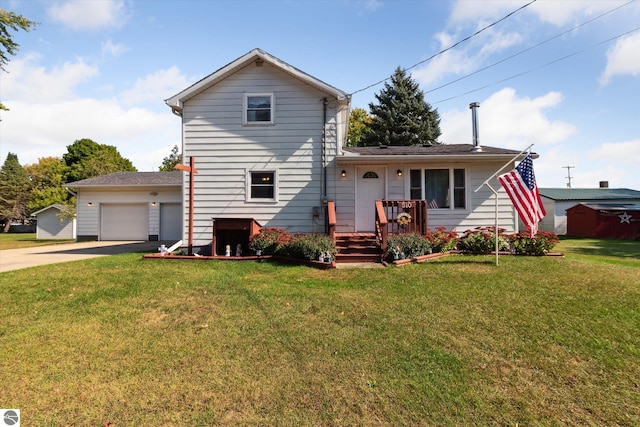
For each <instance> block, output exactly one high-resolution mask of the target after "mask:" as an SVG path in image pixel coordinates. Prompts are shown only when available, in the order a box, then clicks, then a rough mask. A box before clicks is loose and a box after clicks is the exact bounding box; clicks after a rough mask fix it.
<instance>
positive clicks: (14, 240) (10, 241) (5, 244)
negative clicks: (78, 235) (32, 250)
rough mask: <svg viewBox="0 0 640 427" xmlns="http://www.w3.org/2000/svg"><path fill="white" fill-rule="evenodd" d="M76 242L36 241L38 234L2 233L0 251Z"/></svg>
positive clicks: (61, 240)
mask: <svg viewBox="0 0 640 427" xmlns="http://www.w3.org/2000/svg"><path fill="white" fill-rule="evenodd" d="M71 242H75V240H63V239H36V233H0V250H2V249H19V248H29V247H32V246H46V245H56V244H60V243H71Z"/></svg>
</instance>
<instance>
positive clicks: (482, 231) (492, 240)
mask: <svg viewBox="0 0 640 427" xmlns="http://www.w3.org/2000/svg"><path fill="white" fill-rule="evenodd" d="M504 231H505V230H504V229H503V228H499V229H498V250H499V251H501V250H506V249H508V248H509V240H508V238H507V237H506V236H505V235H504V234H503V233H504ZM458 248H459V249H461V250H463V251H468V252H474V253H482V254H488V253H490V252H492V251H495V250H496V234H495V227H476V228H475V229H473V230H467V231H465V232H464V234H463V235H462V237H461V238H460V242H459V243H458Z"/></svg>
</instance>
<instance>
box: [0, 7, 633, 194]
mask: <svg viewBox="0 0 640 427" xmlns="http://www.w3.org/2000/svg"><path fill="white" fill-rule="evenodd" d="M527 3H528V0H522V1H520V0H505V1H501V0H462V1H439V0H432V1H417V0H416V1H402V0H393V1H391V0H389V1H382V0H369V1H365V0H362V1H360V0H324V1H311V0H306V1H305V0H301V1H258V0H253V1H241V0H239V1H222V0H218V1H216V0H211V1H206V0H198V1H196V0H182V1H171V0H153V1H152V0H136V1H125V0H111V1H107V0H105V1H102V0H82V1H75V0H73V1H72V0H63V1H56V0H50V1H38V0H4V1H3V2H2V6H1V7H2V8H5V9H8V10H11V11H14V12H16V13H19V14H22V15H24V16H26V17H27V18H29V19H31V20H34V21H37V22H39V23H40V25H38V26H37V28H36V29H35V30H34V31H32V32H30V33H25V32H19V33H14V40H15V41H16V42H18V43H19V44H20V50H19V53H18V55H17V56H15V57H11V62H10V63H9V65H8V66H7V70H8V71H9V73H2V74H1V75H0V79H1V80H0V97H1V99H2V102H3V103H4V104H5V105H6V106H8V107H9V108H10V109H11V110H10V111H9V112H2V113H1V118H2V121H0V140H1V144H0V156H1V157H2V161H3V162H4V159H5V158H6V155H7V153H8V152H14V153H16V154H18V158H19V160H20V162H21V164H23V165H25V164H29V163H34V162H37V161H38V158H40V157H44V156H58V157H59V156H62V155H63V154H64V153H65V152H66V147H67V146H68V145H70V144H72V143H73V142H74V141H75V140H77V139H81V138H90V139H93V140H94V141H96V142H98V143H101V144H109V145H114V146H116V147H117V148H118V150H119V151H120V153H122V155H123V156H125V157H127V158H128V159H130V160H131V161H132V162H133V164H134V165H135V166H136V167H137V168H138V170H140V171H152V170H157V169H158V166H159V165H160V164H161V163H162V159H163V158H164V157H166V156H167V155H169V153H170V150H171V148H172V147H173V146H174V145H176V144H177V145H178V146H179V145H180V119H179V118H178V117H176V116H174V115H173V114H172V113H171V111H170V109H169V107H167V106H166V105H165V104H164V99H166V98H169V97H171V96H172V95H174V94H176V93H177V92H179V91H181V90H182V89H185V88H186V87H188V86H189V85H191V84H192V83H194V82H196V81H198V80H199V79H201V78H202V77H204V76H206V75H208V74H210V73H212V72H214V71H215V70H217V69H219V68H220V67H222V66H224V65H226V64H228V63H229V62H231V61H233V60H234V59H236V58H238V57H240V56H242V55H244V54H245V53H247V52H249V51H250V50H251V49H253V48H261V49H263V50H265V51H267V52H269V53H271V54H272V55H275V56H276V57H278V58H280V59H281V60H283V61H285V62H287V63H289V64H291V65H293V66H295V67H297V68H299V69H301V70H303V71H305V72H307V73H309V74H311V75H312V76H314V77H317V78H319V79H321V80H323V81H325V82H326V83H329V84H331V85H333V86H335V87H337V88H339V89H341V90H343V91H346V92H349V93H353V98H352V108H353V107H363V108H365V109H368V105H369V103H370V102H375V98H374V95H375V94H376V93H379V92H380V90H381V89H382V88H383V85H382V84H379V85H377V86H373V87H371V88H369V89H366V90H363V91H360V90H361V89H363V88H365V87H367V86H369V85H371V84H374V83H376V82H379V81H380V80H383V79H386V78H388V77H389V76H390V75H391V74H392V73H393V71H394V70H395V68H396V67H398V66H400V67H403V68H409V67H412V66H413V65H415V64H419V65H417V66H415V67H413V68H410V70H409V72H410V73H411V76H412V77H413V78H414V79H415V80H416V81H417V82H418V83H419V84H420V88H421V89H422V90H423V91H424V92H425V97H426V100H427V102H429V103H430V104H431V105H432V106H433V107H434V108H437V109H438V111H439V113H440V116H441V119H442V122H441V129H442V137H441V140H442V142H444V143H446V144H455V143H471V139H472V131H471V112H470V110H469V104H470V103H471V102H479V103H480V109H479V110H478V115H479V124H480V143H481V144H483V145H488V146H496V147H504V148H512V149H524V148H526V147H527V146H528V145H529V144H535V145H534V147H533V150H534V151H535V152H537V153H539V154H540V158H539V159H537V160H536V161H535V162H534V167H535V171H536V176H537V180H538V184H539V185H540V186H541V187H566V185H567V169H566V168H563V166H574V168H572V169H571V170H570V171H571V176H572V179H571V184H572V187H574V188H578V187H597V186H598V183H599V181H603V180H604V181H609V186H610V187H615V188H621V187H623V188H633V189H636V190H640V173H639V172H638V169H640V113H639V110H640V105H639V100H640V30H638V28H639V27H640V2H639V1H631V2H629V1H627V0H622V1H615V0H593V1H590V0H580V1H572V0H562V1H559V0H538V1H536V2H534V3H533V4H531V5H529V6H527V7H524V8H523V9H522V10H519V11H518V12H516V13H514V14H513V15H512V16H510V17H509V18H507V19H505V20H503V21H501V22H499V23H497V24H495V25H493V26H491V27H490V28H488V29H487V30H485V31H482V32H481V33H480V34H479V35H477V36H474V37H472V38H471V39H469V40H468V41H466V42H464V43H461V44H460V45H458V46H457V47H455V48H453V49H451V50H448V51H447V52H446V53H444V54H442V55H438V56H436V57H434V58H433V59H429V58H430V57H431V56H433V55H434V54H436V53H438V52H440V51H442V50H443V49H446V48H448V47H449V46H451V45H453V44H454V43H456V42H458V41H460V40H462V39H464V38H465V37H467V36H469V35H471V34H473V33H475V32H476V31H478V30H479V29H481V28H484V27H486V26H487V25H489V24H491V23H493V22H495V21H498V20H499V19H501V18H503V17H504V16H506V15H507V14H509V13H511V12H513V11H515V10H517V9H518V8H520V7H522V6H524V5H526V4H527ZM616 8H617V9H616ZM614 9H616V10H614Z"/></svg>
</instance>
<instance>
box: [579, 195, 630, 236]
mask: <svg viewBox="0 0 640 427" xmlns="http://www.w3.org/2000/svg"><path fill="white" fill-rule="evenodd" d="M567 236H570V237H591V238H596V239H621V240H640V204H635V203H617V204H606V203H602V204H591V203H589V204H586V203H580V204H578V205H575V206H573V207H572V208H569V209H567Z"/></svg>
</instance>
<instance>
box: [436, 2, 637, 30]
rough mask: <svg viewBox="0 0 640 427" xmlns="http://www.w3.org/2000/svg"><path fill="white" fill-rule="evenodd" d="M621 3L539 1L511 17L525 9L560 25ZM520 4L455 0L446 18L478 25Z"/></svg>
mask: <svg viewBox="0 0 640 427" xmlns="http://www.w3.org/2000/svg"><path fill="white" fill-rule="evenodd" d="M622 3H625V1H624V0H620V1H595V2H594V1H585V0H563V1H544V2H542V1H540V2H535V3H533V4H531V5H530V6H528V7H526V8H525V9H523V10H521V11H518V12H517V13H516V14H515V15H513V18H515V19H518V18H520V17H522V16H523V15H524V14H527V13H528V14H533V15H535V16H536V17H537V18H538V19H539V20H540V21H542V22H546V23H549V24H552V25H555V26H564V25H567V24H569V23H577V22H582V21H583V20H584V18H586V17H590V16H595V15H597V14H600V13H602V12H605V11H608V10H611V9H613V8H614V7H616V6H618V5H620V4H622ZM524 4H525V3H524V2H522V1H513V0H492V1H485V0H458V1H457V2H456V3H455V4H454V6H453V9H452V11H451V15H450V17H449V21H450V23H452V24H457V25H461V24H466V23H469V22H471V23H473V24H474V25H478V26H482V25H485V24H486V23H488V22H489V21H495V20H497V19H500V18H502V17H504V16H506V15H507V14H508V13H511V12H513V11H515V10H517V9H518V8H519V7H521V6H523V5H524Z"/></svg>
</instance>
